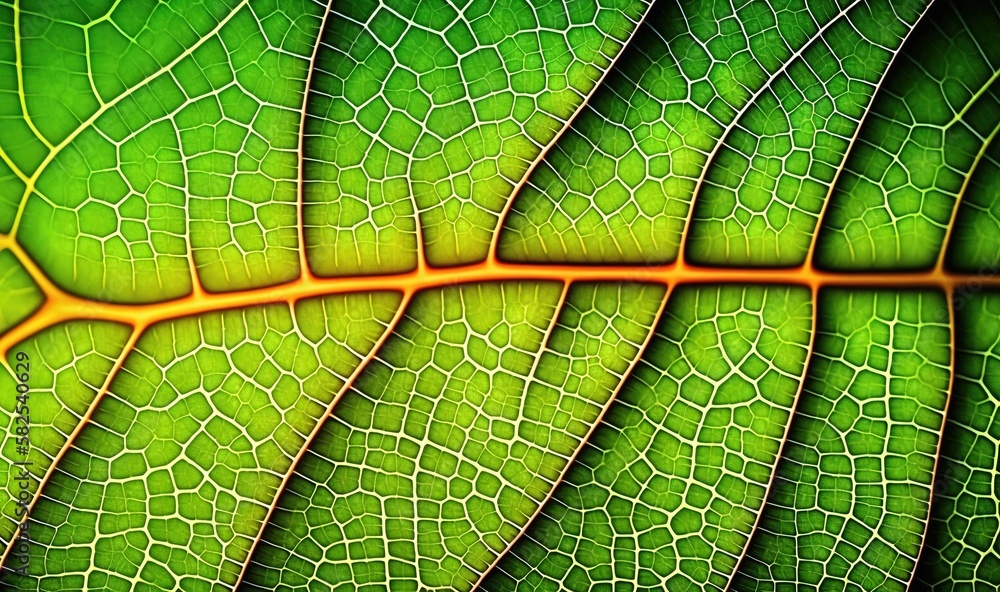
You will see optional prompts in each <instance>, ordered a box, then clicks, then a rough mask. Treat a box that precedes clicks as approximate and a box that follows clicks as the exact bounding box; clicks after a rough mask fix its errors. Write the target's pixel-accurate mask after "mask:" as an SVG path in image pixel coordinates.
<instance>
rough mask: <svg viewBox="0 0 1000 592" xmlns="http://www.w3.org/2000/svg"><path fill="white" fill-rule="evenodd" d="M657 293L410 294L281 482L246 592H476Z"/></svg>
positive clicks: (493, 290) (617, 366) (486, 287)
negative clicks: (390, 331)
mask: <svg viewBox="0 0 1000 592" xmlns="http://www.w3.org/2000/svg"><path fill="white" fill-rule="evenodd" d="M663 295H664V294H663V289H662V288H660V287H655V286H639V285H630V284H626V285H614V284H598V285H593V284H582V285H575V286H573V287H572V288H571V289H570V291H569V293H568V295H567V296H566V304H565V306H564V307H563V309H562V312H561V313H559V316H558V318H557V319H554V318H553V317H554V316H555V314H556V310H555V306H556V305H557V304H558V301H559V297H560V287H559V285H558V284H530V283H507V284H473V285H466V286H461V287H458V288H446V289H443V290H433V291H428V292H424V293H421V294H418V295H417V297H416V300H415V301H414V302H413V304H412V305H411V306H410V308H409V310H408V311H407V316H406V318H405V319H404V321H403V322H402V323H401V325H400V326H399V329H398V330H397V332H396V334H395V335H393V337H392V338H391V339H390V340H389V341H388V342H387V343H386V346H385V347H384V349H383V350H382V352H381V353H380V354H379V356H378V359H377V360H376V361H375V362H374V363H373V364H371V365H370V366H369V367H368V368H367V370H366V372H365V373H364V374H363V375H362V376H361V377H360V379H359V380H358V382H357V383H356V388H355V389H354V390H352V391H350V392H349V393H348V394H347V395H346V396H345V398H344V400H343V401H342V402H341V404H340V405H338V406H337V408H336V410H335V412H334V416H333V418H332V419H331V421H329V422H328V423H327V424H326V425H325V426H324V427H323V430H322V432H321V433H320V436H319V437H318V438H317V440H316V442H315V443H314V444H313V446H312V447H311V449H310V451H309V453H308V454H307V455H306V457H305V458H304V460H303V463H302V465H301V466H300V472H299V473H297V474H296V475H295V477H294V478H293V479H292V481H291V482H290V483H289V488H288V491H287V495H286V496H285V497H282V498H281V500H280V504H279V509H278V511H277V512H276V514H275V517H274V519H273V521H272V523H271V525H270V526H269V527H268V528H267V530H266V531H265V533H264V543H263V544H262V545H261V547H260V550H259V552H258V553H257V555H256V556H255V557H253V558H252V561H253V563H252V564H251V565H250V570H249V573H248V575H247V580H246V581H245V583H246V586H245V588H246V589H247V590H268V591H269V592H270V591H280V592H291V591H296V592H305V591H307V590H309V591H311V590H315V589H317V586H318V587H320V588H322V589H355V588H356V587H362V586H371V587H372V588H373V589H375V588H380V589H386V587H387V588H388V589H391V590H418V589H419V590H440V591H442V592H444V591H446V590H460V591H466V592H467V591H468V590H470V589H471V588H472V585H473V584H474V583H475V582H476V581H477V580H478V577H479V574H480V573H482V572H484V571H485V570H486V569H487V568H488V567H489V566H490V564H491V563H492V562H493V561H494V560H495V559H496V558H497V556H498V555H500V554H501V553H503V552H504V551H505V550H506V548H507V546H508V545H509V544H510V542H511V541H512V540H513V538H514V537H515V536H517V534H518V533H519V532H520V531H521V530H522V529H523V528H524V527H525V525H526V523H527V522H528V520H529V518H530V517H531V516H532V515H533V513H534V512H535V511H536V510H537V509H538V507H539V505H540V503H541V502H542V501H543V500H544V498H545V497H546V496H547V495H548V493H549V491H550V490H551V488H552V487H553V484H554V483H555V482H557V481H558V480H559V477H560V474H561V472H562V470H563V469H564V468H565V467H566V464H567V462H568V459H570V458H571V457H572V456H573V455H574V454H575V453H576V451H577V449H578V448H579V447H580V446H582V445H583V440H584V438H585V436H586V435H587V433H588V431H589V430H590V429H591V426H593V424H594V423H595V421H596V420H597V418H598V417H599V416H600V414H601V413H602V411H603V409H604V406H605V405H606V404H607V403H608V401H609V398H610V397H611V394H612V392H613V391H614V390H615V389H616V388H617V387H618V384H619V382H620V381H621V380H622V377H623V375H624V374H625V372H626V371H627V369H628V367H629V364H630V362H631V361H632V360H633V359H634V358H635V357H636V356H637V355H638V352H639V346H640V344H641V343H642V342H643V341H644V340H645V338H646V336H647V334H648V332H649V331H650V330H651V327H652V324H653V317H654V313H655V311H656V310H657V309H658V308H659V307H660V306H661V303H662V300H663ZM550 322H551V323H555V326H554V327H553V328H552V329H551V335H550V337H549V338H548V340H547V343H545V344H543V337H544V335H545V332H546V330H547V329H548V325H549V324H550ZM543 345H544V347H543ZM310 581H312V583H310Z"/></svg>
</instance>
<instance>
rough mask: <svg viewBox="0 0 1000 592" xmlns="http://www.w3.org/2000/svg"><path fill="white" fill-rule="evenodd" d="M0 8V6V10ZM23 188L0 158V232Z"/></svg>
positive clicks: (12, 214) (10, 220)
mask: <svg viewBox="0 0 1000 592" xmlns="http://www.w3.org/2000/svg"><path fill="white" fill-rule="evenodd" d="M2 9H3V7H2V6H0V11H2ZM2 43H3V41H0V44H2ZM0 70H2V66H0ZM0 80H2V77H0ZM0 156H2V155H0ZM24 188H25V184H24V180H23V179H21V178H20V177H18V176H17V173H15V172H14V170H13V169H11V168H10V166H9V165H8V164H7V163H6V162H4V161H3V160H2V158H0V232H3V233H7V232H10V229H11V226H12V225H13V224H14V218H15V217H16V215H17V206H18V204H19V203H20V202H21V196H23V195H24Z"/></svg>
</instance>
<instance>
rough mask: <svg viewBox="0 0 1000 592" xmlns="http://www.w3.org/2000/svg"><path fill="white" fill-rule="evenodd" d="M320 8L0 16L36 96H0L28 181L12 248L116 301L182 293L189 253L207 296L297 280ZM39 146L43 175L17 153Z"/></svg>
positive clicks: (258, 5) (117, 8)
mask: <svg viewBox="0 0 1000 592" xmlns="http://www.w3.org/2000/svg"><path fill="white" fill-rule="evenodd" d="M321 11H322V8H321V7H320V6H319V5H318V4H316V3H314V2H310V1H309V0H288V1H284V0H283V1H281V2H278V1H277V0H264V1H262V2H253V3H249V2H246V1H245V0H244V1H241V2H237V1H235V0H231V1H230V2H196V1H195V0H182V1H180V2H172V3H169V4H168V3H156V2H151V1H149V0H121V1H116V2H111V1H110V0H104V1H101V2H93V3H87V4H86V5H84V6H83V7H81V6H78V5H77V4H76V3H72V2H70V3H66V2H42V1H41V0H36V1H26V2H21V4H20V9H19V12H15V11H13V10H0V18H6V19H7V23H6V24H8V25H9V23H10V21H11V19H17V21H16V22H17V23H18V27H19V29H18V30H17V31H16V35H14V36H13V44H12V45H17V47H19V48H20V52H21V58H22V61H23V64H24V66H23V68H22V74H23V88H22V91H23V94H24V95H25V96H27V97H30V100H26V101H25V104H26V105H27V112H26V113H23V112H21V107H20V102H19V100H18V99H17V93H16V90H17V86H15V87H14V89H13V90H14V91H15V92H14V94H3V93H0V95H2V98H0V114H7V115H9V117H11V118H14V121H13V123H11V124H10V125H11V127H10V133H9V134H8V133H7V129H6V127H5V133H4V139H3V140H0V149H3V150H4V151H5V152H6V153H8V154H9V155H11V158H12V159H13V160H14V162H15V164H18V165H19V166H20V167H21V168H22V172H23V173H24V174H26V175H31V174H35V175H38V180H37V183H36V184H35V186H34V191H32V192H31V194H30V195H29V196H26V199H27V203H26V205H25V209H24V218H23V221H22V223H21V226H20V227H19V228H18V234H17V236H18V239H19V240H20V242H21V243H22V244H23V245H24V246H25V248H26V249H27V250H28V252H29V253H30V254H31V255H32V257H33V258H34V259H35V260H36V261H38V263H39V265H40V266H41V267H42V268H43V269H44V270H45V272H46V273H48V274H49V275H50V276H51V277H52V279H53V280H54V281H55V282H56V283H57V284H59V285H60V286H62V287H64V288H66V289H67V290H69V291H70V292H74V293H77V294H80V295H83V296H87V297H91V298H97V299H102V300H114V301H121V302H150V301H157V300H163V299H169V298H174V297H178V296H182V295H184V294H186V293H188V292H189V291H190V290H191V282H192V274H193V271H192V270H191V269H190V262H191V260H192V259H193V261H194V263H195V265H196V266H197V268H198V272H197V275H198V278H199V279H200V281H201V283H202V284H203V285H204V286H205V287H206V288H207V289H208V290H210V291H226V290H236V289H245V288H248V287H255V286H262V285H269V284H274V283H279V282H283V281H287V280H290V279H293V278H295V277H296V276H297V275H298V253H297V249H298V231H297V229H296V228H297V220H298V218H297V207H296V204H295V202H296V199H297V180H298V156H297V150H298V126H299V121H300V118H301V109H302V103H303V100H304V97H305V82H304V80H305V78H306V73H307V71H308V67H309V58H310V56H311V55H312V48H313V45H314V44H315V40H316V36H317V35H318V28H319V16H320V15H321V14H322V12H321ZM4 47H6V46H4ZM0 51H3V48H0ZM2 78H3V80H4V81H5V83H6V84H16V81H17V77H16V76H15V77H14V78H13V80H12V79H11V78H10V77H9V76H3V77H2ZM25 122H27V123H25ZM6 125H7V124H6V123H5V126H6ZM29 125H33V126H34V127H35V129H37V130H38V134H39V135H38V136H35V134H34V133H32V131H31V129H30V128H29V127H27V126H29ZM46 144H48V146H49V147H48V148H47V147H46ZM35 152H39V153H40V154H42V155H44V161H43V162H42V163H41V164H43V165H44V168H42V169H39V168H38V165H39V162H37V161H38V160H39V159H38V158H36V157H33V156H32V157H31V160H30V162H22V161H21V160H19V159H18V158H16V156H18V155H25V156H26V157H27V156H30V155H31V154H34V153H35ZM0 176H2V175H0ZM13 185H14V184H12V183H5V184H0V187H2V188H4V189H5V190H6V188H7V187H10V186H13ZM7 201H10V198H8V197H6V196H5V198H4V200H0V202H7ZM20 201H21V198H17V202H18V203H20ZM5 210H6V207H4V208H0V214H2V213H3V212H4V211H5ZM0 221H3V220H0Z"/></svg>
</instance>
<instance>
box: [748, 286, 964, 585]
mask: <svg viewBox="0 0 1000 592" xmlns="http://www.w3.org/2000/svg"><path fill="white" fill-rule="evenodd" d="M818 314H819V323H818V328H817V333H816V342H815V344H814V347H813V354H812V359H811V363H810V366H809V370H808V373H807V377H806V383H805V388H804V390H803V393H802V397H801V400H800V401H799V405H798V407H797V409H796V414H795V418H794V419H793V421H792V426H791V431H790V433H789V436H788V441H787V443H786V445H785V448H784V450H783V452H782V459H781V462H780V463H779V464H778V468H777V470H776V474H775V480H774V483H773V485H772V487H771V492H770V495H769V497H768V502H767V505H766V506H765V507H764V510H763V513H762V514H761V521H760V524H759V526H758V527H757V530H756V531H755V533H754V537H753V539H752V540H751V542H750V545H749V547H748V550H747V556H746V558H745V559H744V561H743V563H742V564H741V565H740V570H739V572H738V573H737V574H736V578H735V580H734V582H733V586H732V588H731V589H732V590H734V591H735V592H740V591H751V590H752V591H755V592H764V591H775V592H777V591H778V590H787V589H789V588H792V589H822V590H845V591H862V590H880V591H884V592H890V591H900V592H903V591H905V590H907V583H908V582H909V580H910V578H911V577H912V575H913V570H914V564H915V562H916V558H917V554H918V553H919V551H920V547H921V542H922V538H923V534H924V529H925V527H926V525H927V519H928V511H929V504H930V498H931V478H932V475H933V471H934V460H935V456H936V454H937V448H938V443H939V440H940V434H941V428H942V424H943V423H944V410H945V405H946V403H947V399H948V394H947V391H948V384H949V375H950V371H949V368H950V364H951V351H950V350H951V348H950V339H951V334H950V330H949V328H948V324H949V314H948V306H947V302H946V301H945V299H944V297H943V295H942V294H940V293H938V292H921V291H916V290H914V291H909V292H888V291H884V292H862V291H847V290H824V291H823V292H821V294H820V301H819V304H818Z"/></svg>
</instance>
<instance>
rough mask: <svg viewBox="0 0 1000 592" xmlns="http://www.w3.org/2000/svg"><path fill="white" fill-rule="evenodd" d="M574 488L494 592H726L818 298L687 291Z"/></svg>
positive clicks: (529, 536) (528, 536) (770, 463)
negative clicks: (622, 587)
mask: <svg viewBox="0 0 1000 592" xmlns="http://www.w3.org/2000/svg"><path fill="white" fill-rule="evenodd" d="M667 306H668V312H667V315H666V316H665V317H664V319H663V321H662V322H661V323H660V326H659V327H658V328H657V330H656V335H655V337H654V338H653V340H652V342H651V343H650V345H649V347H648V348H647V349H646V351H645V352H644V354H643V358H642V362H641V363H640V365H639V366H638V367H637V368H636V370H635V372H633V374H632V376H631V377H630V378H629V381H628V383H627V384H626V385H625V387H624V388H623V389H622V393H621V395H620V396H619V397H618V399H617V400H616V401H615V402H614V403H613V404H612V406H611V408H610V409H609V410H608V414H607V416H606V417H605V420H604V423H602V424H601V426H600V427H599V428H598V429H597V430H596V431H595V432H594V435H593V436H592V437H591V439H590V440H589V442H588V444H587V446H586V447H585V448H584V450H583V451H582V452H581V454H580V456H579V458H578V459H577V461H576V463H575V464H574V466H573V468H572V469H571V470H570V472H569V473H568V474H567V475H566V479H565V480H564V481H563V482H562V483H561V484H560V485H559V487H558V488H557V490H556V492H555V494H554V496H553V498H552V500H551V501H550V502H549V503H548V504H547V505H546V506H545V508H544V509H543V510H542V514H541V516H540V517H539V520H537V521H536V522H535V523H533V524H532V525H531V527H530V528H529V529H528V530H527V531H526V532H525V535H524V538H523V539H521V540H520V541H519V542H518V544H517V545H516V546H515V547H514V548H513V549H512V550H511V552H510V553H509V554H508V555H507V556H506V557H504V559H503V561H501V563H500V564H499V565H498V566H497V569H496V570H495V571H494V572H493V573H492V574H491V576H490V578H489V579H487V580H486V581H485V583H484V585H483V589H484V590H489V591H499V590H515V589H517V590H522V589H523V590H538V589H545V590H557V589H569V590H592V589H595V588H599V587H601V586H611V585H613V584H614V582H618V581H628V582H635V583H636V585H638V586H640V587H642V588H643V589H670V590H674V589H677V590H684V589H712V590H722V589H724V588H725V583H726V580H727V579H728V578H729V576H730V574H731V573H732V571H733V570H734V569H735V568H736V557H738V556H739V555H740V553H741V552H742V550H743V547H744V546H745V545H746V542H747V538H748V536H749V534H750V532H751V530H752V528H753V525H754V522H755V516H756V513H757V511H758V510H759V509H760V506H761V504H763V501H764V496H765V495H766V493H767V484H768V481H769V480H770V476H771V472H772V471H773V469H774V465H775V463H776V462H777V460H778V450H779V448H780V444H781V439H782V437H783V436H784V433H785V429H786V425H787V422H788V420H789V418H790V417H791V410H792V407H793V406H794V403H795V398H796V397H795V396H796V393H797V391H798V389H799V383H800V381H801V379H802V374H803V373H804V372H805V359H806V355H807V351H808V350H807V345H808V342H809V332H810V324H811V317H812V311H811V304H810V298H809V294H808V292H806V291H804V290H788V289H786V288H769V289H764V288H760V287H755V288H736V287H725V288H701V289H685V290H684V291H682V292H680V293H678V294H677V295H676V296H674V297H673V298H672V299H671V301H670V303H669V304H668V305H667Z"/></svg>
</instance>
